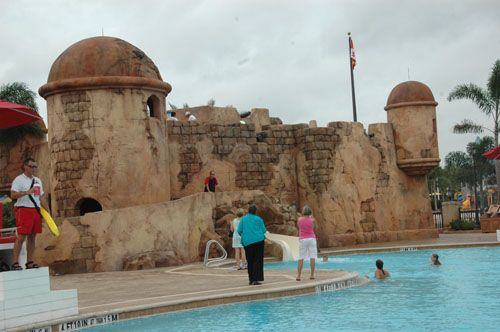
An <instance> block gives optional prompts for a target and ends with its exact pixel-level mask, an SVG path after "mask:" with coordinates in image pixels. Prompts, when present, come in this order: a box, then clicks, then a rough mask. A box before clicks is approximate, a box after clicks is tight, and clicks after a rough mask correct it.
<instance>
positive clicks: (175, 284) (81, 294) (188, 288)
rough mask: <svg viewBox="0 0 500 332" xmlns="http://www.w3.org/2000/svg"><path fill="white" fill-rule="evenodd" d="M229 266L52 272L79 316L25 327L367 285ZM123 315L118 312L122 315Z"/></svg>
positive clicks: (491, 238)
mask: <svg viewBox="0 0 500 332" xmlns="http://www.w3.org/2000/svg"><path fill="white" fill-rule="evenodd" d="M477 246H500V242H498V241H497V238H496V234H493V233H489V234H485V233H478V232H470V233H452V234H440V237H439V238H438V239H429V240H417V241H398V242H386V243H371V244H363V245H358V246H352V247H340V248H329V249H322V250H321V255H325V254H328V255H340V254H355V253H363V252H377V251H394V250H397V251H399V250H401V248H419V249H443V248H453V247H477ZM229 262H231V260H227V261H226V262H224V263H226V264H225V265H222V266H219V267H210V268H209V269H204V268H203V266H202V264H201V263H196V264H191V265H186V266H180V267H170V268H160V269H153V270H144V271H129V272H106V273H90V274H72V275H64V276H51V278H50V283H51V289H52V290H61V289H75V288H76V289H77V290H78V305H79V315H78V316H75V317H69V318H68V319H65V320H61V321H52V322H41V323H40V324H37V326H25V327H23V328H22V329H17V330H19V331H23V330H24V331H26V330H28V329H31V328H35V327H48V326H51V327H52V331H59V330H60V327H61V326H60V325H59V324H66V325H64V326H63V327H64V328H65V329H66V328H69V327H74V326H77V324H79V323H78V322H81V321H82V320H84V319H88V318H96V317H103V316H108V317H110V316H109V315H116V314H118V315H119V320H124V319H128V318H133V317H140V316H147V315H153V314H160V313H165V312H170V311H177V310H185V309H193V308H199V307H205V306H212V305H220V304H228V303H235V302H244V301H254V300H263V299H270V298H275V297H285V296H298V295H305V294H311V293H316V292H322V291H331V290H334V289H337V288H342V285H343V287H350V286H356V285H360V284H363V283H364V282H365V281H363V280H361V279H357V277H358V275H357V273H354V272H349V271H334V270H317V272H316V279H315V280H309V270H308V269H306V270H304V271H303V272H302V281H300V282H297V281H295V277H296V270H295V269H293V270H266V271H265V272H264V275H265V281H264V283H263V284H262V285H260V286H249V285H248V276H247V271H237V270H234V269H233V268H232V264H231V266H228V264H227V263H229ZM116 317H118V316H116Z"/></svg>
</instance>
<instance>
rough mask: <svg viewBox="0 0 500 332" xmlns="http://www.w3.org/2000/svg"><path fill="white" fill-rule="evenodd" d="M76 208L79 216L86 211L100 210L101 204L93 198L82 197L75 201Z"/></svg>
mask: <svg viewBox="0 0 500 332" xmlns="http://www.w3.org/2000/svg"><path fill="white" fill-rule="evenodd" d="M77 210H79V212H80V216H83V215H84V214H86V213H92V212H98V211H102V205H101V203H99V202H98V201H96V200H95V199H93V198H82V199H81V200H80V201H78V203H77Z"/></svg>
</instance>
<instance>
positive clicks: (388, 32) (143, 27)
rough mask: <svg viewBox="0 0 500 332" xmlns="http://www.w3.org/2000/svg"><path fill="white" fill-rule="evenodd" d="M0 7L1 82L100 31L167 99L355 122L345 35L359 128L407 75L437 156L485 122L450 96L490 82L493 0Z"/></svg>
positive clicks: (377, 115) (291, 118)
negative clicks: (134, 52)
mask: <svg viewBox="0 0 500 332" xmlns="http://www.w3.org/2000/svg"><path fill="white" fill-rule="evenodd" d="M0 12H2V20H1V21H0V29H1V31H3V33H2V34H1V35H0V42H1V45H2V46H3V50H4V52H3V54H2V56H1V57H0V83H8V82H14V81H22V82H26V83H27V84H28V85H29V86H30V87H31V88H32V89H33V90H37V89H38V88H39V87H40V86H41V85H43V84H44V83H46V80H47V77H48V73H49V71H50V67H51V65H52V63H53V62H54V61H55V59H56V58H57V57H58V56H59V54H61V53H62V52H63V51H64V50H65V49H66V48H67V47H69V46H70V45H72V44H73V43H75V42H78V41H79V40H81V39H84V38H89V37H93V36H99V35H101V34H102V33H103V32H104V35H107V36H114V37H118V38H121V39H124V40H126V41H128V42H129V43H131V44H133V45H135V46H137V47H139V48H140V49H142V50H143V51H144V52H145V53H146V54H147V55H148V56H149V57H150V58H151V59H152V60H153V61H154V62H155V63H156V65H157V67H158V68H159V70H160V72H161V74H162V77H163V79H164V80H165V81H166V82H168V83H170V84H171V85H172V87H173V90H172V93H171V94H170V95H169V96H168V98H167V100H168V101H170V102H171V103H173V104H176V105H182V104H183V103H189V105H191V106H195V105H200V104H206V102H207V101H208V100H209V99H211V98H214V99H215V100H216V104H217V105H221V106H225V105H234V106H235V107H237V108H238V109H239V110H240V111H245V110H249V109H251V108H254V107H267V108H269V109H270V111H271V115H272V116H277V117H280V118H281V119H282V120H283V121H284V122H285V123H299V122H308V121H309V120H310V119H315V120H317V121H318V123H319V124H320V125H326V123H328V122H330V121H351V120H352V105H351V87H350V74H349V62H348V61H349V60H348V41H347V32H349V31H350V32H352V37H353V41H354V47H355V50H356V56H357V60H358V63H357V66H356V69H355V72H354V75H355V77H354V79H355V87H356V101H357V110H358V120H359V121H360V122H362V123H363V124H364V126H365V128H367V127H368V124H370V123H375V122H386V113H385V111H384V109H383V108H384V106H385V103H386V101H387V97H388V95H389V93H390V91H391V90H392V89H393V88H394V87H395V86H396V85H397V84H399V83H401V82H403V81H406V80H408V78H410V79H411V80H418V81H421V82H423V83H425V84H427V85H428V86H429V87H430V88H431V90H432V91H433V93H434V96H435V98H436V101H438V103H439V106H438V108H437V122H438V137H439V145H440V152H441V158H442V159H444V157H445V155H446V154H447V153H448V152H450V151H454V150H462V151H463V150H464V149H465V144H466V143H467V142H470V141H473V140H474V139H475V136H476V135H472V134H471V135H455V134H453V133H451V128H452V126H453V124H454V123H456V122H459V121H461V120H462V119H463V118H466V117H469V118H470V117H472V118H473V119H474V120H475V121H479V122H480V123H482V124H484V125H488V124H489V123H490V122H491V120H488V118H487V117H486V116H484V115H482V114H481V113H480V112H478V111H477V109H476V108H475V107H474V105H473V104H472V103H470V102H467V101H454V102H452V103H450V102H448V101H446V97H447V95H448V94H449V92H450V91H451V90H452V89H453V87H454V86H455V85H457V84H460V83H468V82H474V83H476V84H478V85H480V86H485V85H486V80H487V77H488V75H489V72H490V68H491V66H492V64H493V62H494V61H495V60H496V59H497V58H499V57H500V35H499V34H498V33H497V32H498V31H499V27H500V22H499V21H498V19H497V16H498V12H500V3H499V2H497V1H490V0H481V1H472V0H465V1H461V2H456V1H450V0H445V1H438V2H436V1H431V0H424V1H418V2H416V1H397V0H381V1H368V0H361V1H355V2H354V1H346V0H341V1H327V0H314V1H310V2H305V1H296V0H289V1H284V0H277V1H265V0H235V1H224V0H210V1H208V0H205V1H203V0H189V1H174V0H166V1H160V0H147V1H132V0H121V1H118V0H111V1H97V0H87V1H85V2H80V1H60V0H45V1H43V2H33V1H28V0H19V1H1V2H0ZM5 50H8V52H5ZM38 103H39V106H40V109H41V113H42V115H43V116H44V117H45V118H46V105H45V101H44V100H43V99H42V98H39V99H38Z"/></svg>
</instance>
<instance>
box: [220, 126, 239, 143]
mask: <svg viewBox="0 0 500 332" xmlns="http://www.w3.org/2000/svg"><path fill="white" fill-rule="evenodd" d="M226 129H228V128H226ZM229 129H231V128H229ZM222 144H223V145H234V144H236V140H235V139H234V138H232V137H223V138H222Z"/></svg>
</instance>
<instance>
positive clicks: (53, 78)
mask: <svg viewBox="0 0 500 332" xmlns="http://www.w3.org/2000/svg"><path fill="white" fill-rule="evenodd" d="M137 87H147V88H149V89H152V90H155V91H159V92H163V93H165V94H168V93H169V92H170V91H171V90H172V87H171V86H170V84H168V83H166V82H163V80H162V78H161V75H160V72H159V70H158V68H157V67H156V65H155V64H154V62H153V61H152V60H151V59H150V58H149V57H148V56H147V55H146V54H145V53H144V52H143V51H141V50H140V49H138V48H137V47H135V46H134V45H132V44H130V43H128V42H126V41H124V40H121V39H119V38H114V37H93V38H87V39H84V40H81V41H79V42H77V43H75V44H73V45H71V46H70V47H68V48H67V49H66V50H65V51H64V52H63V53H61V55H59V57H58V58H57V59H56V61H54V63H53V65H52V67H51V69H50V73H49V77H48V79H47V84H45V85H43V86H42V87H41V88H40V90H39V93H40V95H41V96H42V97H44V98H46V97H47V96H49V95H52V94H55V93H58V92H62V91H72V90H88V89H93V88H94V89H102V88H137Z"/></svg>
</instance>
